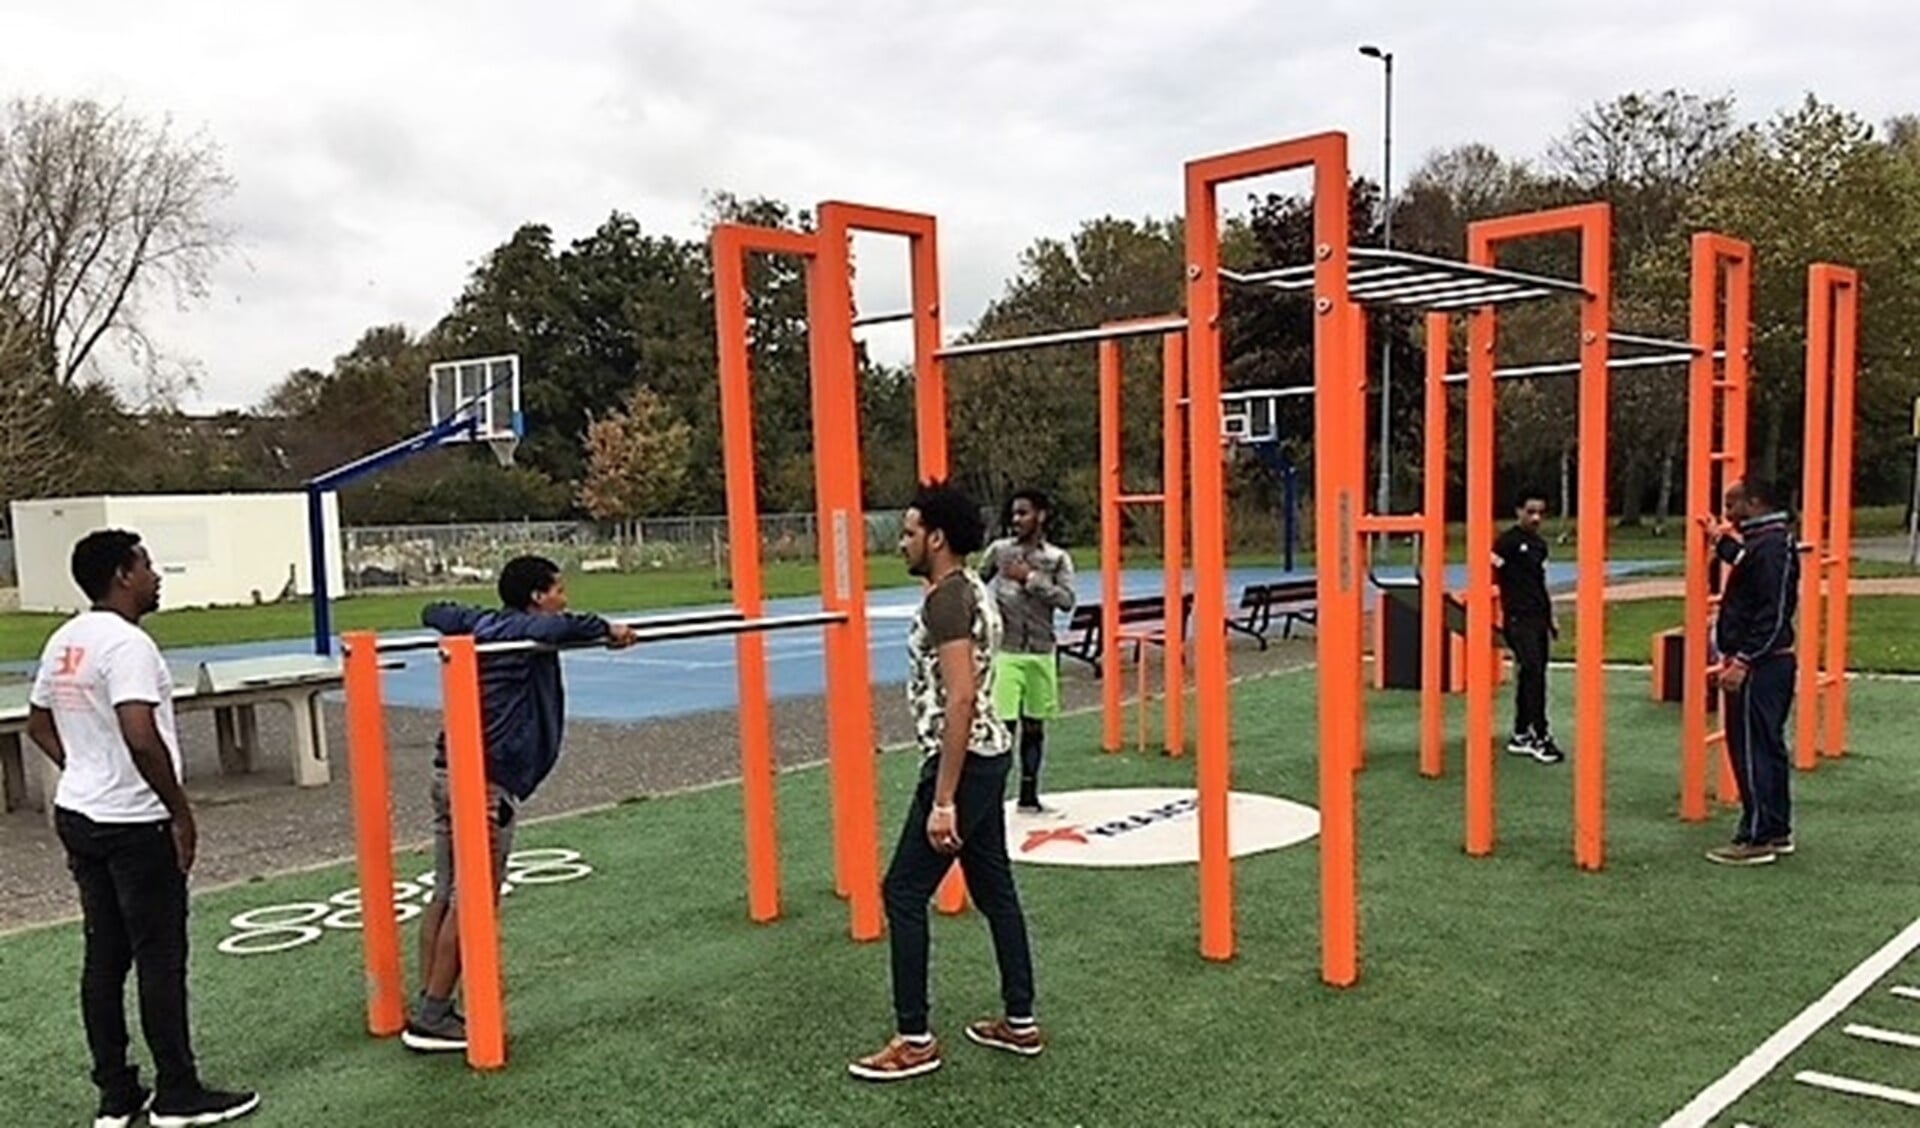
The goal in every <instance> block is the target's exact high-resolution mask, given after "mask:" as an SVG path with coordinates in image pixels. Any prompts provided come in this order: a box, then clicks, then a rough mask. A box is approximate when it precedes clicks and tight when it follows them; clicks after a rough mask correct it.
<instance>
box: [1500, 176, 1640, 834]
mask: <svg viewBox="0 0 1920 1128" xmlns="http://www.w3.org/2000/svg"><path fill="white" fill-rule="evenodd" d="M1612 216H1613V213H1612V209H1611V208H1610V207H1608V205H1606V204H1580V205H1576V206H1573V207H1567V208H1556V209H1552V210H1549V211H1543V212H1534V213H1531V214H1526V215H1516V216H1505V217H1501V218H1498V219H1490V220H1482V221H1479V222H1476V223H1473V224H1471V225H1469V227H1468V229H1467V245H1468V251H1467V258H1468V261H1470V262H1472V263H1474V264H1475V265H1478V266H1492V265H1494V262H1493V255H1494V247H1495V246H1496V245H1497V244H1499V243H1503V242H1507V241H1510V240H1514V239H1520V238H1528V237H1534V236H1540V235H1549V234H1557V233H1562V232H1571V233H1575V234H1578V235H1579V236H1580V284H1581V286H1582V287H1583V288H1584V289H1585V291H1586V293H1585V294H1584V295H1583V296H1582V297H1581V299H1580V350H1579V357H1580V389H1579V411H1580V427H1579V437H1578V442H1579V446H1580V471H1579V485H1578V491H1579V507H1580V512H1579V516H1578V521H1577V526H1576V528H1577V532H1578V536H1579V538H1580V550H1579V558H1578V568H1577V574H1578V577H1579V593H1578V595H1577V597H1576V604H1575V614H1576V615H1577V616H1578V619H1579V624H1580V631H1579V637H1578V638H1577V640H1576V643H1575V667H1576V668H1575V672H1574V686H1575V688H1574V740H1575V746H1574V765H1573V766H1574V777H1573V792H1574V814H1573V823H1574V847H1573V852H1574V862H1575V864H1576V865H1578V866H1579V867H1580V868H1582V869H1587V870H1597V869H1599V868H1601V867H1602V866H1603V865H1604V864H1605V861H1606V707H1607V703H1606V674H1605V672H1604V671H1603V669H1602V665H1603V663H1604V660H1605V655H1606V580H1607V567H1606V561H1607V424H1608V408H1609V400H1610V394H1609V376H1610V372H1609V369H1608V366H1607V355H1608V338H1607V334H1608V332H1609V329H1610V326H1611V322H1612V316H1613V314H1612V307H1613V297H1612V295H1613V218H1612ZM1492 316H1493V315H1492V312H1491V311H1490V310H1483V311H1481V312H1480V313H1477V314H1475V321H1476V322H1480V321H1484V325H1483V326H1480V327H1479V332H1478V334H1477V335H1476V339H1475V340H1474V341H1473V342H1472V347H1471V352H1472V355H1471V356H1469V357H1468V362H1467V371H1468V374H1469V375H1468V381H1467V387H1468V404H1469V406H1468V409H1467V410H1468V434H1469V436H1470V437H1469V439H1468V474H1467V476H1468V495H1469V498H1470V501H1471V503H1472V504H1473V505H1475V507H1476V509H1475V511H1474V512H1472V513H1470V514H1469V515H1468V526H1467V528H1468V544H1467V566H1468V569H1469V574H1470V575H1472V576H1473V577H1474V583H1473V587H1472V590H1471V591H1470V593H1469V594H1470V606H1469V610H1468V631H1469V638H1468V640H1467V651H1468V654H1467V679H1468V680H1467V757H1468V760H1467V770H1468V773H1469V779H1468V787H1467V802H1468V808H1467V823H1468V829H1467V852H1468V853H1470V854H1485V853H1489V852H1491V851H1492V849H1493V840H1494V818H1493V770H1492V764H1493V758H1494V753H1493V669H1494V662H1495V655H1494V653H1493V646H1492V641H1493V639H1492V626H1493V615H1492V602H1493V565H1492V559H1491V558H1492V555H1493V505H1494V496H1493V458H1492V456H1493V451H1492V446H1491V440H1492V434H1493V426H1494V410H1493V407H1494V405H1493V390H1494V389H1493V353H1492V346H1493V339H1494V325H1493V321H1492ZM1483 345H1484V346H1485V348H1484V350H1483V347H1482V346H1483ZM1476 366H1477V367H1476ZM1475 389H1479V392H1480V396H1479V399H1478V400H1477V401H1476V399H1475V397H1474V391H1475ZM1476 434H1477V435H1478V436H1484V438H1476V437H1473V436H1475V435H1476ZM1483 443H1484V444H1486V445H1482V444H1483ZM1476 457H1478V458H1479V460H1480V462H1479V465H1478V469H1479V470H1480V473H1479V474H1478V475H1476V474H1475V473H1474V469H1475V462H1474V459H1475V458H1476ZM1475 481H1478V483H1479V486H1478V488H1476V487H1475V485H1474V483H1475ZM1476 609H1477V611H1478V613H1477V614H1476V613H1475V610H1476ZM1476 624H1477V632H1476ZM1476 674H1477V675H1478V676H1476ZM1476 757H1478V759H1479V761H1480V771H1479V773H1478V775H1479V777H1480V778H1479V781H1478V782H1479V785H1480V786H1479V787H1478V788H1476V786H1475V783H1476V781H1475V779H1474V778H1473V777H1474V774H1475V758H1476Z"/></svg>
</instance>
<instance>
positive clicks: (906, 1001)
mask: <svg viewBox="0 0 1920 1128" xmlns="http://www.w3.org/2000/svg"><path fill="white" fill-rule="evenodd" d="M1011 759H1012V757H1010V756H973V755H969V756H968V757H967V764H966V768H965V769H964V770H963V771H962V772H961V775H960V787H959V789H958V790H957V792H956V793H955V795H954V808H955V810H954V814H955V816H956V818H957V819H958V822H959V830H960V853H959V854H958V855H957V857H958V859H959V862H960V869H961V872H962V873H964V874H965V875H966V879H967V892H968V893H969V894H970V895H971V896H972V898H973V903H974V905H975V906H977V907H978V908H979V910H980V915H981V916H984V917H986V918H987V927H988V928H989V929H990V930H991V931H992V933H993V956H994V960H995V961H996V962H997V963H999V965H1000V997H1001V999H1002V1000H1003V1001H1004V1002H1005V1003H1006V1007H1007V1014H1009V1015H1011V1016H1013V1017H1015V1018H1026V1017H1030V1016H1031V1015H1032V1014H1033V954H1032V952H1031V951H1030V950H1029V949H1028V946H1027V918H1026V916H1025V914H1024V913H1022V912H1021V911H1020V894H1019V893H1018V892H1017V891H1016V890H1015V889H1014V885H1013V862H1012V861H1011V860H1010V859H1008V857H1007V815H1006V810H1005V808H1004V807H1003V806H1002V805H1001V804H1002V803H1003V802H1004V801H1005V798H1006V790H1007V773H1008V770H1009V764H1008V761H1009V760H1011ZM938 767H939V761H938V760H937V759H930V760H928V761H927V762H926V764H925V765H923V766H922V768H921V770H920V786H919V787H917V788H915V789H914V792H913V806H912V807H911V808H910V809H909V810H908V812H907V822H906V825H905V826H903V827H901V828H900V842H899V844H898V845H896V846H895V847H894V848H893V864H892V865H890V866H888V867H887V879H886V882H885V884H884V886H883V887H882V888H883V892H884V893H885V895H886V903H887V940H888V945H889V947H890V948H891V950H892V956H893V1011H894V1020H895V1021H896V1022H897V1023H898V1024H899V1025H898V1027H897V1029H898V1030H899V1032H900V1033H902V1034H924V1033H926V1032H927V902H928V901H929V900H930V899H931V898H932V897H933V894H934V891H935V890H936V889H938V888H939V887H940V882H941V879H943V878H945V877H946V875H947V870H948V869H949V868H951V867H952V865H953V863H954V860H955V858H954V856H949V855H946V854H942V853H940V852H939V851H937V850H935V849H934V848H933V844H932V843H931V842H929V841H927V817H928V816H929V815H931V814H932V813H933V782H934V775H935V773H936V771H937V770H938Z"/></svg>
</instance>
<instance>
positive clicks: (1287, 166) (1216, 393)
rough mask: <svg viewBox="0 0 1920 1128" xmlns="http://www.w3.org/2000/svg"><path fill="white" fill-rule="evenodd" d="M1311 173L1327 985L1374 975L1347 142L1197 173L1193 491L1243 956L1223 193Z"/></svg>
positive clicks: (1209, 853)
mask: <svg viewBox="0 0 1920 1128" xmlns="http://www.w3.org/2000/svg"><path fill="white" fill-rule="evenodd" d="M1299 168H1310V169H1311V170H1312V171H1313V178H1314V187H1313V200H1314V211H1313V215H1314V220H1313V223H1314V236H1313V238H1314V283H1313V298H1314V313H1315V323H1314V388H1315V394H1314V442H1315V450H1316V457H1315V471H1314V521H1315V538H1316V539H1315V543H1316V546H1317V551H1316V553H1315V568H1316V570H1317V574H1318V580H1319V616H1320V617H1319V624H1318V628H1319V629H1318V630H1317V631H1316V634H1317V636H1318V639H1319V643H1318V645H1319V654H1320V663H1319V669H1318V671H1317V676H1318V678H1319V690H1320V693H1319V714H1320V717H1319V725H1320V797H1319V803H1320V817H1321V826H1320V907H1321V977H1322V978H1323V979H1325V980H1326V981H1327V982H1328V983H1332V984H1336V985H1339V986H1348V985H1351V984H1353V983H1354V982H1356V981H1357V980H1358V978H1359V953H1358V946H1359V945H1358V942H1359V929H1358V922H1357V900H1358V894H1357V890H1356V869H1355V841H1354V821H1353V815H1354V782H1353V769H1354V766H1355V765H1356V764H1358V763H1359V762H1360V758H1361V740H1362V725H1363V721H1364V716H1363V702H1362V700H1361V696H1360V689H1361V678H1362V671H1361V653H1360V647H1361V629H1362V622H1361V620H1362V614H1361V589H1360V576H1359V573H1358V561H1357V559H1356V550H1357V547H1358V539H1357V524H1358V521H1359V519H1360V517H1361V516H1362V508H1363V506H1362V501H1361V499H1362V497H1363V493H1364V478H1365V473H1364V465H1365V461H1366V442H1365V437H1364V428H1361V427H1358V426H1356V425H1355V422H1356V421H1357V420H1361V419H1364V418H1365V417H1366V416H1365V411H1366V402H1365V379H1366V376H1365V371H1364V368H1363V366H1362V364H1361V361H1360V356H1359V354H1358V352H1357V351H1356V349H1355V345H1356V342H1357V341H1358V340H1359V333H1358V332H1357V330H1356V328H1355V324H1354V323H1355V322H1356V321H1358V320H1359V318H1360V312H1359V309H1358V307H1357V306H1355V305H1354V304H1353V302H1352V301H1351V299H1350V298H1349V296H1348V291H1347V242H1348V210H1347V196H1348V182H1347V141H1346V137H1345V136H1344V135H1343V134H1339V133H1322V134H1317V135H1314V136H1311V137H1305V138H1301V139H1298V140H1294V141H1287V142H1281V143H1279V144H1274V145H1265V146H1261V147H1258V148H1253V149H1245V150H1241V151H1238V152H1233V153H1226V154H1222V155H1219V156H1213V157H1204V158H1201V159H1198V160H1194V161H1190V162H1188V164H1187V166H1186V225H1187V226H1186V235H1187V322H1188V328H1187V332H1188V335H1189V336H1188V358H1187V360H1188V369H1187V376H1188V382H1189V389H1188V391H1189V395H1188V402H1189V409H1188V412H1187V426H1188V430H1189V439H1188V463H1189V466H1190V468H1191V474H1192V488H1193V506H1192V508H1193V513H1192V518H1193V561H1194V619H1195V621H1196V622H1197V623H1199V624H1201V626H1200V628H1199V629H1198V630H1196V631H1195V632H1194V651H1195V711H1196V713H1197V721H1198V725H1197V728H1198V733H1197V735H1198V739H1197V743H1196V754H1197V759H1198V771H1197V775H1198V777H1199V795H1200V799H1199V803H1200V811H1199V815H1200V953H1201V955H1203V956H1204V957H1206V958H1207V959H1213V960H1225V959H1230V958H1232V956H1233V954H1234V948H1235V937H1234V893H1233V863H1232V858H1231V855H1230V853H1229V851H1228V837H1227V810H1228V802H1229V789H1230V784H1231V777H1232V767H1231V763H1230V760H1229V757H1230V755H1231V752H1230V749H1229V744H1228V740H1229V731H1228V708H1229V691H1228V685H1227V673H1228V666H1227V639H1226V632H1225V631H1224V630H1223V629H1221V624H1222V623H1224V622H1225V621H1226V612H1227V607H1226V602H1227V597H1226V506H1225V498H1224V489H1225V482H1224V474H1223V470H1222V466H1221V459H1220V458H1219V456H1218V454H1217V453H1216V452H1215V451H1214V444H1216V443H1218V442H1219V441H1220V414H1221V409H1220V393H1221V384H1222V378H1221V356H1220V344H1221V343H1220V305H1221V302H1220V217H1219V211H1218V207H1217V193H1218V190H1219V188H1220V186H1221V185H1224V184H1230V183H1233V182H1235V181H1240V180H1246V179H1249V178H1252V177H1256V176H1264V175H1266V174H1268V173H1276V172H1286V171H1289V170H1293V169H1299Z"/></svg>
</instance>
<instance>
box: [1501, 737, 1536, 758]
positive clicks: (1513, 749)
mask: <svg viewBox="0 0 1920 1128" xmlns="http://www.w3.org/2000/svg"><path fill="white" fill-rule="evenodd" d="M1538 743H1539V739H1538V738H1537V737H1535V736H1534V735H1533V734H1532V733H1530V732H1516V733H1514V734H1513V735H1512V736H1510V737H1508V738H1507V753H1508V754H1509V755H1513V756H1531V755H1533V749H1534V747H1535V745H1537V744H1538Z"/></svg>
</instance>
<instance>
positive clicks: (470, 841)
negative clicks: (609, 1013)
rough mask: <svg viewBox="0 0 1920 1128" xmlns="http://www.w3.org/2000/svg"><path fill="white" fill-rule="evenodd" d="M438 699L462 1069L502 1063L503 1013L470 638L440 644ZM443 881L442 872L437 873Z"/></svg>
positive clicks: (494, 878) (495, 877)
mask: <svg viewBox="0 0 1920 1128" xmlns="http://www.w3.org/2000/svg"><path fill="white" fill-rule="evenodd" d="M440 661H441V697H442V700H443V702H444V705H443V710H444V715H445V723H446V734H447V805H448V806H449V807H450V808H451V809H452V813H453V868H454V871H455V872H456V873H457V874H458V875H459V882H460V884H461V886H462V887H463V888H465V889H466V891H467V895H466V896H465V897H462V898H461V899H460V979H461V984H462V986H461V993H462V994H463V995H464V996H465V998H466V1005H467V1064H468V1065H471V1066H472V1067H473V1068H475V1069H499V1068H501V1067H502V1066H504V1065H506V1064H507V1020H506V1008H505V1006H504V1003H503V1001H502V999H501V988H500V920H499V910H498V902H499V898H498V896H497V891H498V889H499V887H500V878H501V875H500V874H497V873H495V872H493V852H492V850H491V848H490V844H489V842H488V840H487V839H488V834H489V827H488V820H487V765H486V758H487V753H486V746H485V743H484V736H483V733H484V726H483V724H482V722H481V719H480V658H479V655H478V653H477V652H476V651H475V649H474V641H473V636H471V635H457V636H452V637H448V638H445V639H442V640H441V642H440ZM441 876H442V878H443V880H444V875H441Z"/></svg>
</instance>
